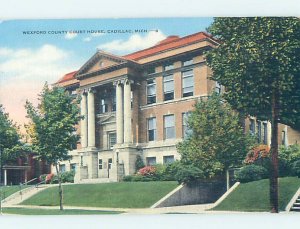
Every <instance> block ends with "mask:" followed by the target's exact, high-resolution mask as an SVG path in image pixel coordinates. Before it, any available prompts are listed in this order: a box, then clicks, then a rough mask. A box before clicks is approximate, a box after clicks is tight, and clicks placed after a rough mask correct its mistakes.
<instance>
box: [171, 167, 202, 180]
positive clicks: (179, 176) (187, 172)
mask: <svg viewBox="0 0 300 229" xmlns="http://www.w3.org/2000/svg"><path fill="white" fill-rule="evenodd" d="M203 177H204V174H203V171H202V170H201V169H199V168H198V167H195V166H193V165H183V164H180V165H178V167H177V172H176V174H175V178H176V180H177V181H178V182H179V183H186V184H189V183H194V182H196V181H198V180H200V179H201V178H203Z"/></svg>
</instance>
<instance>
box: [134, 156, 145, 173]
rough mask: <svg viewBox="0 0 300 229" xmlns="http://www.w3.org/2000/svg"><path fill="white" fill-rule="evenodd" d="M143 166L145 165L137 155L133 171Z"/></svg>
mask: <svg viewBox="0 0 300 229" xmlns="http://www.w3.org/2000/svg"><path fill="white" fill-rule="evenodd" d="M143 167H145V164H144V162H143V159H142V157H141V156H140V155H137V157H136V161H135V171H139V170H140V169H141V168H143Z"/></svg>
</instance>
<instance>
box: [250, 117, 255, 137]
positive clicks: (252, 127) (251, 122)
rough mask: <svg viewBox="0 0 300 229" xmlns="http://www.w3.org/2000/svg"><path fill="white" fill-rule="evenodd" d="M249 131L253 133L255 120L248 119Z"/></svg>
mask: <svg viewBox="0 0 300 229" xmlns="http://www.w3.org/2000/svg"><path fill="white" fill-rule="evenodd" d="M249 131H250V134H251V135H255V120H254V119H250V124H249Z"/></svg>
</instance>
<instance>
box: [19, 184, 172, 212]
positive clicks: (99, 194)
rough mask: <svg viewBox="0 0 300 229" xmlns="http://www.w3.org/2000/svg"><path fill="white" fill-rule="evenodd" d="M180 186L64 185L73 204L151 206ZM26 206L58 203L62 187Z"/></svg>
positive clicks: (37, 196)
mask: <svg viewBox="0 0 300 229" xmlns="http://www.w3.org/2000/svg"><path fill="white" fill-rule="evenodd" d="M177 186H178V184H177V182H175V181H157V182H121V183H105V184H74V185H65V186H63V190H64V204H65V205H69V206H89V207H112V208H147V207H150V206H151V205H153V204H154V203H155V202H156V201H158V200H159V199H161V198H162V197H164V196H165V195H166V194H168V193H169V192H170V191H172V190H173V189H174V188H176V187H177ZM21 204H24V205H40V206H57V205H58V204H59V198H58V187H53V188H48V189H46V190H44V191H41V192H40V193H38V194H36V195H35V196H33V197H31V198H29V199H27V200H25V201H24V202H23V203H21Z"/></svg>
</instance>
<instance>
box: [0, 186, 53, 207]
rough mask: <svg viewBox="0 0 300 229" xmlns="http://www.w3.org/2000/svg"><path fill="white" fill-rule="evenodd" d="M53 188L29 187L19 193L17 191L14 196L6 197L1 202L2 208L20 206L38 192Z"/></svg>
mask: <svg viewBox="0 0 300 229" xmlns="http://www.w3.org/2000/svg"><path fill="white" fill-rule="evenodd" d="M54 186H55V185H39V186H38V187H35V186H31V187H29V188H26V189H23V190H22V192H21V193H20V192H19V191H18V192H15V193H14V194H12V195H10V196H8V197H7V198H6V199H4V200H3V201H2V206H3V207H9V206H15V205H17V204H20V203H21V202H22V201H24V200H26V199H28V198H30V197H32V196H34V195H35V194H37V193H39V192H40V191H42V190H44V189H46V188H49V187H54Z"/></svg>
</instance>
